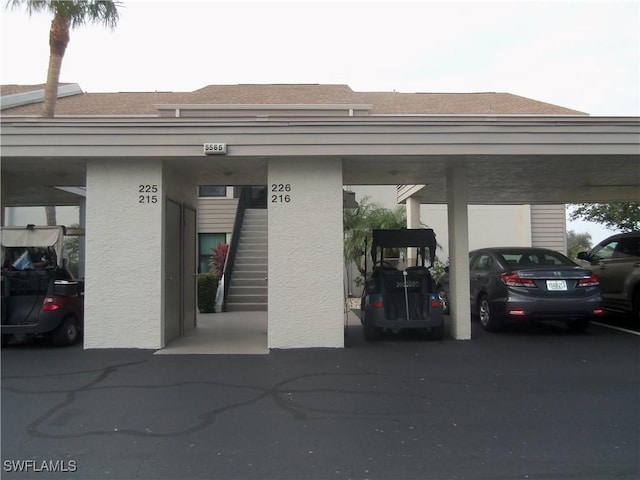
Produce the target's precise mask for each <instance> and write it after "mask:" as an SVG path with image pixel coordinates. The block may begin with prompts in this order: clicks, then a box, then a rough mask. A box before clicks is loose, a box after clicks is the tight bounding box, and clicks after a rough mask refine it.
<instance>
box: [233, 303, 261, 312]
mask: <svg viewBox="0 0 640 480" xmlns="http://www.w3.org/2000/svg"><path fill="white" fill-rule="evenodd" d="M225 310H226V311H227V312H266V311H267V304H266V303H227V304H226V305H225Z"/></svg>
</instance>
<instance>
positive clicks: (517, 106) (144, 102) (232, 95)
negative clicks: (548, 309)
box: [0, 84, 586, 116]
mask: <svg viewBox="0 0 640 480" xmlns="http://www.w3.org/2000/svg"><path fill="white" fill-rule="evenodd" d="M42 88H44V86H43V85H3V86H1V87H0V89H1V90H0V92H1V94H2V95H3V96H4V95H11V94H15V93H24V92H28V91H32V90H37V89H42ZM163 104H165V105H167V104H171V105H176V104H184V105H234V104H239V105H260V104H261V105H278V104H287V105H319V104H334V105H335V104H344V105H354V104H369V105H372V109H371V110H370V112H369V113H370V114H387V115H394V114H395V115H399V114H400V115H401V114H414V115H420V114H432V115H439V114H456V115H457V114H469V115H471V114H494V115H495V114H524V115H527V114H531V115H540V114H544V115H586V114H585V113H584V112H579V111H576V110H572V109H568V108H564V107H560V106H557V105H552V104H549V103H544V102H539V101H537V100H532V99H529V98H525V97H520V96H518V95H513V94H510V93H491V92H488V93H399V92H354V91H353V90H352V89H351V88H350V87H349V86H348V85H337V84H334V85H328V84H323V85H320V84H240V85H208V86H206V87H203V88H201V89H198V90H195V91H193V92H119V93H83V94H81V95H72V96H68V97H64V98H59V99H58V101H57V104H56V115H58V116H64V115H80V116H81V115H90V116H96V115H98V116H99V115H145V116H147V115H159V111H158V110H157V109H156V108H155V107H154V105H163ZM40 110H41V104H39V103H35V104H30V105H22V106H16V107H11V108H6V109H4V110H3V111H2V115H3V116H8V115H39V114H40Z"/></svg>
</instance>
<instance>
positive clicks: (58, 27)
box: [6, 0, 121, 118]
mask: <svg viewBox="0 0 640 480" xmlns="http://www.w3.org/2000/svg"><path fill="white" fill-rule="evenodd" d="M120 5H121V2H117V1H109V0H8V1H7V4H6V6H7V8H21V7H24V8H25V9H26V11H27V13H28V14H29V15H32V14H34V13H39V12H49V13H51V14H53V20H52V21H51V29H50V30H49V70H48V72H47V83H46V86H45V90H44V103H43V105H42V116H43V117H46V118H52V117H53V116H54V114H55V109H56V100H57V98H58V83H59V81H60V69H61V67H62V58H63V57H64V52H65V50H66V49H67V45H68V44H69V30H70V29H72V28H76V27H80V26H83V25H85V24H87V23H97V24H103V25H105V26H107V27H110V28H112V29H113V28H115V26H116V25H117V23H118V18H119V16H118V6H120Z"/></svg>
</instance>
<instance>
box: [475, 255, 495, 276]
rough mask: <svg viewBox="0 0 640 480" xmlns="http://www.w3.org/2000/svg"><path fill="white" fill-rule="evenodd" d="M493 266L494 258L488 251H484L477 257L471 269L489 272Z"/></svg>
mask: <svg viewBox="0 0 640 480" xmlns="http://www.w3.org/2000/svg"><path fill="white" fill-rule="evenodd" d="M491 267H493V258H491V256H490V255H487V254H486V253H483V254H481V255H479V256H478V258H476V261H475V262H473V265H472V267H471V270H483V271H485V272H488V271H489V270H491Z"/></svg>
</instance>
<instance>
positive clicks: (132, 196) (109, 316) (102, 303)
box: [84, 158, 164, 349]
mask: <svg viewBox="0 0 640 480" xmlns="http://www.w3.org/2000/svg"><path fill="white" fill-rule="evenodd" d="M163 190H164V188H163V185H162V162H161V161H159V160H158V161H151V160H136V159H135V158H130V159H124V160H120V159H117V160H114V159H106V160H98V159H94V160H91V161H90V162H89V163H88V164H87V199H86V235H85V246H86V266H85V273H86V283H85V335H84V347H85V348H87V349H89V348H149V349H155V348H160V347H161V346H162V315H163V311H162V306H163V290H162V232H163V229H162V221H163V219H162V216H163V208H164V191H163Z"/></svg>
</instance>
